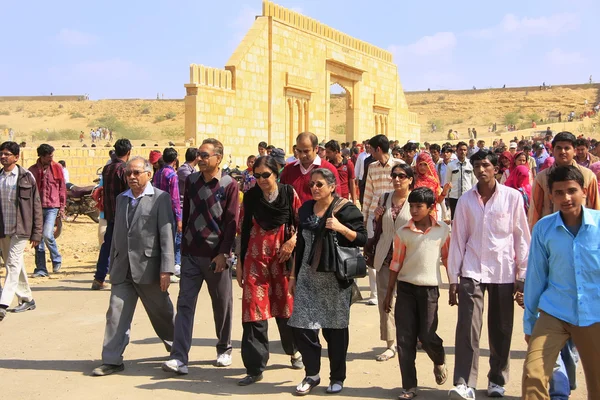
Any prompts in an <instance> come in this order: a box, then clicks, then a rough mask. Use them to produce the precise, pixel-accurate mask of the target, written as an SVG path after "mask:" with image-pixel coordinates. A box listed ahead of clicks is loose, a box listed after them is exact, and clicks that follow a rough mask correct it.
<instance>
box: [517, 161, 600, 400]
mask: <svg viewBox="0 0 600 400" xmlns="http://www.w3.org/2000/svg"><path fill="white" fill-rule="evenodd" d="M548 187H549V189H550V196H551V197H552V203H553V204H554V206H555V207H557V208H559V210H560V211H559V212H556V213H554V214H551V215H548V216H546V217H544V218H542V219H541V220H540V221H539V222H538V223H537V224H536V225H535V226H534V228H533V233H532V238H531V249H530V251H529V261H528V266H527V278H526V280H525V315H524V317H523V328H524V331H525V340H526V341H527V343H528V344H529V347H528V350H527V358H526V360H525V364H524V366H523V399H525V400H530V399H531V400H533V399H536V400H537V399H548V398H549V394H548V382H549V380H550V377H551V376H552V372H553V368H554V365H555V362H556V359H557V357H558V354H559V353H560V350H561V349H562V348H563V346H564V345H565V343H566V342H567V340H569V339H572V340H573V341H574V342H575V345H576V346H577V348H578V349H579V353H580V357H581V363H582V364H583V369H584V372H585V377H586V383H587V389H588V398H589V399H599V398H600V342H598V337H600V313H598V311H597V310H598V309H600V289H599V288H600V211H597V210H591V209H587V208H585V207H584V206H583V205H584V204H585V196H586V189H585V188H584V179H583V175H582V174H581V172H580V171H579V170H578V169H577V168H576V167H574V166H571V165H568V166H561V167H557V168H554V169H553V170H552V172H550V174H549V175H548Z"/></svg>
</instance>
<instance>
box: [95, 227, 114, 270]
mask: <svg viewBox="0 0 600 400" xmlns="http://www.w3.org/2000/svg"><path fill="white" fill-rule="evenodd" d="M114 230H115V221H110V222H107V223H106V232H105V233H104V242H103V243H102V246H100V254H98V262H97V263H96V273H95V274H94V279H95V280H97V281H98V282H104V281H105V280H106V275H107V274H108V265H109V261H110V246H111V243H112V237H113V231H114Z"/></svg>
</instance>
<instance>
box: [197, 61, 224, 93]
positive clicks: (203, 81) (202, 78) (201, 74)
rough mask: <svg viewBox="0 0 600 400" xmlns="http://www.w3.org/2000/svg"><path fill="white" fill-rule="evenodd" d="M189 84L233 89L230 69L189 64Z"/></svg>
mask: <svg viewBox="0 0 600 400" xmlns="http://www.w3.org/2000/svg"><path fill="white" fill-rule="evenodd" d="M190 84H195V85H201V86H211V87H214V88H216V89H225V90H233V77H232V75H231V71H228V70H226V69H220V68H212V67H205V66H204V65H199V64H191V65H190Z"/></svg>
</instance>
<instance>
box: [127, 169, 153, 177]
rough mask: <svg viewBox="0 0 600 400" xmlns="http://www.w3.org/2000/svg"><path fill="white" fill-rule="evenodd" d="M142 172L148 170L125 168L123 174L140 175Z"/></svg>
mask: <svg viewBox="0 0 600 400" xmlns="http://www.w3.org/2000/svg"><path fill="white" fill-rule="evenodd" d="M144 172H148V171H139V170H135V171H133V170H130V169H126V170H125V175H127V176H131V175H133V176H140V175H141V174H143V173H144Z"/></svg>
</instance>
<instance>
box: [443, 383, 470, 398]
mask: <svg viewBox="0 0 600 400" xmlns="http://www.w3.org/2000/svg"><path fill="white" fill-rule="evenodd" d="M448 398H449V399H451V400H475V391H474V390H473V388H470V387H468V386H467V385H456V387H455V388H454V389H450V391H449V392H448Z"/></svg>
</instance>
